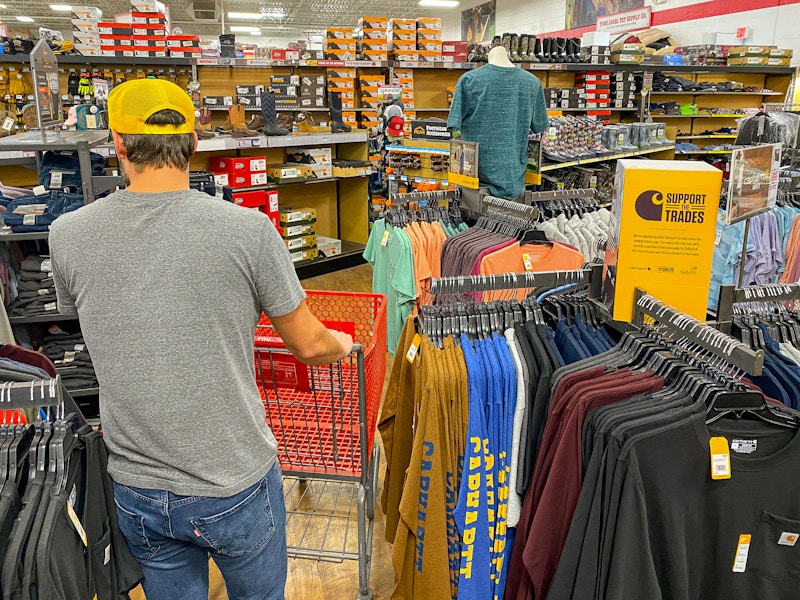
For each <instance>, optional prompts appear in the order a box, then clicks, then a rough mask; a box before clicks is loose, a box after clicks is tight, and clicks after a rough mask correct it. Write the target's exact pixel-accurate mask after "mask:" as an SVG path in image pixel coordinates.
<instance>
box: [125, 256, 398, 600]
mask: <svg viewBox="0 0 800 600" xmlns="http://www.w3.org/2000/svg"><path fill="white" fill-rule="evenodd" d="M302 283H303V287H304V288H306V289H314V290H332V291H350V292H370V291H371V287H372V270H371V269H370V267H369V266H368V265H362V266H359V267H354V268H352V269H347V270H346V271H340V272H338V273H331V274H330V275H323V276H320V277H314V278H312V279H307V280H305V281H303V282H302ZM387 359H388V361H389V362H388V364H387V365H386V377H387V378H388V377H389V373H391V370H392V365H391V360H392V357H391V356H388V357H387ZM384 389H385V386H384ZM375 440H376V442H378V443H379V444H380V443H381V440H380V436H378V435H376V436H375ZM382 450H383V449H382V448H381V451H382ZM381 454H383V452H381ZM384 472H385V469H384V467H383V466H381V468H380V469H379V473H380V475H379V481H378V491H377V497H378V498H380V495H381V492H382V490H383V476H384ZM322 508H324V507H320V509H322ZM305 525H306V523H305V522H304V521H302V520H296V521H294V522H291V521H290V523H289V532H288V533H289V536H291V535H292V534H293V533H296V532H297V529H298V528H299V529H300V530H302V528H304V527H305ZM348 527H349V529H350V531H349V533H348V536H353V537H355V536H356V535H357V529H356V514H355V510H354V511H353V513H352V518H351V520H350V522H349V523H348ZM384 527H385V521H384V516H383V512H381V510H380V506H378V507H377V508H376V510H375V533H374V536H373V550H372V569H371V578H370V583H371V585H372V589H373V591H374V592H375V598H376V600H379V599H382V598H388V597H389V595H390V594H391V592H392V584H393V581H394V574H393V571H392V554H391V550H392V547H391V545H390V544H389V543H387V542H386V541H385V540H384ZM291 528H295V530H294V531H293V530H292V529H291ZM344 530H345V526H344V523H336V522H334V523H333V525H332V528H331V531H330V532H329V536H330V537H340V536H342V535H344ZM320 533H321V532H320ZM313 534H314V532H313V531H310V532H309V535H313ZM210 579H211V583H210V589H209V594H208V598H209V600H227V599H228V595H227V594H226V593H225V584H224V583H223V581H222V576H221V575H220V572H219V570H218V569H217V568H216V566H215V565H214V563H213V562H211V577H210ZM357 591H358V563H356V562H355V561H345V562H343V563H342V564H335V563H323V562H320V563H317V562H313V561H310V560H289V578H288V581H287V583H286V600H317V599H319V600H322V599H323V598H324V599H325V600H352V599H353V598H355V597H356V593H357ZM131 600H145V595H144V593H142V591H141V589H137V590H134V592H133V593H131Z"/></svg>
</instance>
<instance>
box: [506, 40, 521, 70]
mask: <svg viewBox="0 0 800 600" xmlns="http://www.w3.org/2000/svg"><path fill="white" fill-rule="evenodd" d="M510 46H511V52H509V53H508V57H509V58H510V59H511V62H515V63H518V62H520V58H519V36H518V35H517V34H516V33H512V34H511V42H510Z"/></svg>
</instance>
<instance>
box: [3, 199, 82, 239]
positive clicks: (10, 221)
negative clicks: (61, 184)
mask: <svg viewBox="0 0 800 600" xmlns="http://www.w3.org/2000/svg"><path fill="white" fill-rule="evenodd" d="M0 203H1V202H0ZM81 206H83V196H82V195H81V194H74V193H69V192H62V191H51V192H49V193H45V194H43V195H40V196H37V195H31V196H23V197H21V198H17V199H16V200H12V201H10V202H8V203H7V204H6V210H5V212H4V213H3V222H4V223H5V224H6V225H7V226H9V227H11V230H12V231H13V232H14V233H30V232H34V231H47V230H48V229H50V225H51V223H52V222H53V221H55V220H56V219H57V218H58V217H60V216H61V215H63V214H66V213H68V212H72V211H73V210H78V209H79V208H80V207H81Z"/></svg>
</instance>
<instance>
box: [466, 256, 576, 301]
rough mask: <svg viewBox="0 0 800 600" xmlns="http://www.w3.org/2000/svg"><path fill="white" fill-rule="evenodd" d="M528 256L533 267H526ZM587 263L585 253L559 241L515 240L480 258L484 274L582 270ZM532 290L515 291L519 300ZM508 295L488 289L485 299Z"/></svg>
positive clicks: (507, 295)
mask: <svg viewBox="0 0 800 600" xmlns="http://www.w3.org/2000/svg"><path fill="white" fill-rule="evenodd" d="M526 255H527V259H528V262H529V263H530V267H531V268H530V269H526V268H525V258H526ZM585 262H586V260H585V259H584V256H583V254H581V253H580V252H578V251H577V250H573V249H572V248H568V247H567V246H564V245H562V244H559V243H558V242H553V245H552V246H551V245H549V244H525V245H524V246H521V245H520V243H519V242H514V243H513V244H511V245H510V246H506V247H505V248H501V249H500V250H498V251H497V252H493V253H491V254H489V255H487V256H485V257H484V258H483V260H481V275H502V274H503V273H525V272H534V273H541V272H545V271H572V270H574V269H580V268H581V267H582V266H583V264H584V263H585ZM530 293H531V290H530V289H519V290H516V298H517V300H520V301H522V300H524V299H525V298H526V297H527V296H528V294H530ZM507 298H509V292H507V291H505V292H504V291H492V292H485V293H484V295H483V301H484V302H490V301H492V300H500V299H507Z"/></svg>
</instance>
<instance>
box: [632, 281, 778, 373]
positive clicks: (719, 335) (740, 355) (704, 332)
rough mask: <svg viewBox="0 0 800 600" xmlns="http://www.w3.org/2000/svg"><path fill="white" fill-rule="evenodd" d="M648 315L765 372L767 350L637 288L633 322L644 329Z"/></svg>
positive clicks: (737, 362)
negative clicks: (750, 345)
mask: <svg viewBox="0 0 800 600" xmlns="http://www.w3.org/2000/svg"><path fill="white" fill-rule="evenodd" d="M645 317H650V318H651V319H653V321H654V322H656V323H657V324H659V325H661V326H664V327H665V328H666V329H667V330H669V331H671V332H673V333H675V334H676V335H677V336H679V337H681V338H685V339H687V340H689V341H691V342H694V343H695V344H696V345H697V346H700V347H701V348H703V349H704V350H706V351H708V352H710V353H711V354H713V355H714V356H719V357H721V358H724V359H725V361H726V362H728V363H729V364H731V365H733V366H735V367H737V368H739V369H741V370H742V371H744V372H746V373H748V374H750V375H756V376H758V375H761V372H762V369H763V367H764V351H763V350H753V349H751V348H749V347H747V346H746V345H745V344H743V343H742V342H740V341H738V340H736V339H734V338H732V337H730V336H729V335H727V334H725V333H723V332H721V331H718V330H717V329H714V328H713V327H711V326H709V325H706V324H705V323H702V322H700V321H698V320H697V319H695V318H694V317H690V316H689V315H687V314H685V313H682V312H679V311H677V310H676V309H674V308H672V307H671V306H667V305H666V304H664V303H663V302H661V300H658V299H657V298H654V297H653V296H650V295H648V294H647V293H646V292H645V291H644V290H642V289H640V288H636V294H635V303H634V311H633V320H632V324H633V325H634V326H635V327H637V328H639V329H641V328H642V327H643V326H644V319H645Z"/></svg>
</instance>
